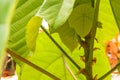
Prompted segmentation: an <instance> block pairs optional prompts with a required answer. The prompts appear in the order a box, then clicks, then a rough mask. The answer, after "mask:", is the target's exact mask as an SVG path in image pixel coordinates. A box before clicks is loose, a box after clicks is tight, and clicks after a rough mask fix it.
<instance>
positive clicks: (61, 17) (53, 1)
mask: <svg viewBox="0 0 120 80" xmlns="http://www.w3.org/2000/svg"><path fill="white" fill-rule="evenodd" d="M74 2H75V0H45V1H44V3H43V5H42V7H41V8H40V12H39V15H40V16H42V17H43V18H45V20H46V21H47V22H48V24H49V25H50V31H52V32H53V31H54V30H55V29H56V28H58V27H59V26H61V25H62V24H63V23H65V21H66V20H67V19H68V17H69V15H70V13H71V12H72V9H73V6H74Z"/></svg>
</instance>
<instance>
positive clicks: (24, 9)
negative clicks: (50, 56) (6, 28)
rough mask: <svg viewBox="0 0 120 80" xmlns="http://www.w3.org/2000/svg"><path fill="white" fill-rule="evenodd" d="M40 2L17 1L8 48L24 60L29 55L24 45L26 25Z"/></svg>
mask: <svg viewBox="0 0 120 80" xmlns="http://www.w3.org/2000/svg"><path fill="white" fill-rule="evenodd" d="M42 2H43V0H40V1H39V0H29V1H28V0H26V1H25V0H19V2H18V5H17V7H16V9H15V12H14V13H15V14H14V17H13V19H12V24H11V27H10V35H9V41H8V48H9V49H10V50H11V51H13V52H15V53H17V54H19V55H21V56H22V57H25V58H26V57H27V56H29V55H31V53H30V50H29V48H28V47H27V45H26V39H25V32H26V25H27V23H28V21H29V20H30V18H31V17H32V16H34V15H35V14H36V12H37V11H38V10H39V7H40V6H41V4H42ZM15 60H16V62H17V63H18V64H19V65H21V62H20V61H19V60H17V59H15Z"/></svg>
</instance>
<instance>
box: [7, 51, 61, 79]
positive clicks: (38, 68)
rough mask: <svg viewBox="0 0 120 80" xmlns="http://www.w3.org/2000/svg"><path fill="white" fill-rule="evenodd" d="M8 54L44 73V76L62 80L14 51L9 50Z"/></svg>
mask: <svg viewBox="0 0 120 80" xmlns="http://www.w3.org/2000/svg"><path fill="white" fill-rule="evenodd" d="M7 52H8V53H9V54H10V55H11V56H13V57H15V58H17V59H19V60H20V61H22V62H24V63H26V64H27V65H29V66H31V67H33V68H34V69H36V70H38V71H40V72H42V73H43V74H45V75H47V76H49V77H50V78H52V79H54V80H60V79H59V78H58V77H56V76H55V75H53V74H51V73H50V72H48V71H46V70H44V69H42V68H41V67H39V66H37V65H35V64H33V63H32V62H30V61H28V60H27V59H25V58H23V57H21V56H20V55H18V54H16V53H14V52H13V51H11V50H9V49H7Z"/></svg>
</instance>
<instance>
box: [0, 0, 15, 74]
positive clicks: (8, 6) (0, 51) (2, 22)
mask: <svg viewBox="0 0 120 80" xmlns="http://www.w3.org/2000/svg"><path fill="white" fill-rule="evenodd" d="M14 4H15V0H0V71H2V69H1V67H2V63H3V59H4V56H5V48H6V43H7V38H8V32H9V25H10V21H9V20H10V17H11V13H10V12H11V11H12V10H13V6H14ZM0 73H1V72H0Z"/></svg>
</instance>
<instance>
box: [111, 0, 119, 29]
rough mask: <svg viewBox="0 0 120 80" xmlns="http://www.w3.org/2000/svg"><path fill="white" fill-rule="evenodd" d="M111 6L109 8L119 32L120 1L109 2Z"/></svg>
mask: <svg viewBox="0 0 120 80" xmlns="http://www.w3.org/2000/svg"><path fill="white" fill-rule="evenodd" d="M109 1H110V4H111V8H112V11H113V14H114V17H115V19H116V23H117V25H118V28H119V30H120V0H109Z"/></svg>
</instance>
